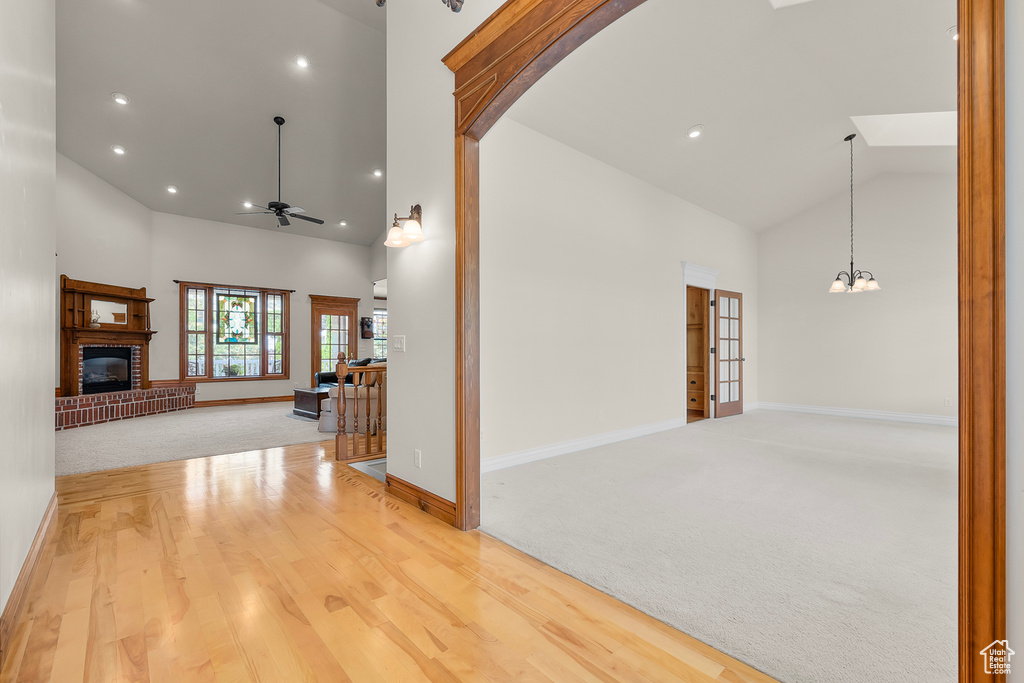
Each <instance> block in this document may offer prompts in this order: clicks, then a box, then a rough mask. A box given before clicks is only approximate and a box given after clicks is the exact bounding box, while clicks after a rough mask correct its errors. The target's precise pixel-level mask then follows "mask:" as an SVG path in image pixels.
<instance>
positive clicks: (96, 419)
mask: <svg viewBox="0 0 1024 683" xmlns="http://www.w3.org/2000/svg"><path fill="white" fill-rule="evenodd" d="M195 404H196V388H195V385H187V386H180V387H161V388H159V389H140V390H136V391H112V392H108V393H105V394H86V395H83V396H62V397H60V398H58V399H57V424H56V428H57V431H60V430H62V429H73V428H74V427H84V426H86V425H94V424H100V423H102V422H111V421H113V420H125V419H128V418H130V417H142V416H143V415H156V414H157V413H169V412H171V411H174V410H185V409H186V408H193V407H195Z"/></svg>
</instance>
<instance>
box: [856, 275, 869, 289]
mask: <svg viewBox="0 0 1024 683" xmlns="http://www.w3.org/2000/svg"><path fill="white" fill-rule="evenodd" d="M867 288H868V281H867V280H865V279H864V278H863V277H859V278H857V281H856V282H854V283H853V291H855V292H863V291H864V290H865V289H867Z"/></svg>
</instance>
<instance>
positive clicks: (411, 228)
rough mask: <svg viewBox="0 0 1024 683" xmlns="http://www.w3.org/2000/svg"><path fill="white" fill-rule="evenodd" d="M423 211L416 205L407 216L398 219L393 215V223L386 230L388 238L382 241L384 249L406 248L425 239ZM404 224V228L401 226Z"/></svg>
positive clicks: (396, 215)
mask: <svg viewBox="0 0 1024 683" xmlns="http://www.w3.org/2000/svg"><path fill="white" fill-rule="evenodd" d="M422 221H423V209H422V208H420V205H419V204H417V205H415V206H413V207H412V208H410V209H409V215H408V216H406V217H405V218H399V217H398V214H397V213H396V214H395V222H394V223H393V224H392V225H391V229H390V230H388V238H387V240H385V241H384V246H386V247H407V246H409V245H410V244H412V243H413V242H422V241H423V240H424V239H426V237H425V236H424V234H423V225H422ZM402 223H405V226H403V225H402Z"/></svg>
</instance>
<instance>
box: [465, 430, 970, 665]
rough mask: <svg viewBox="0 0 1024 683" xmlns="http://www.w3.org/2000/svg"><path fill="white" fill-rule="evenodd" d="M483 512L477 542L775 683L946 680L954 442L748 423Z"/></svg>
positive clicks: (944, 436)
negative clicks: (482, 538) (495, 544)
mask: <svg viewBox="0 0 1024 683" xmlns="http://www.w3.org/2000/svg"><path fill="white" fill-rule="evenodd" d="M482 497H483V500H482V513H483V525H482V529H483V530H484V531H486V532H487V533H489V534H491V535H493V536H495V537H497V538H499V539H501V540H503V541H505V542H506V543H509V544H510V545H512V546H514V547H516V548H519V549H521V550H523V551H524V552H526V553H529V554H530V555H533V556H534V557H536V558H538V559H540V560H542V561H544V562H546V563H548V564H551V565H553V566H554V567H556V568H558V569H561V570H562V571H565V572H566V573H568V574H571V575H572V576H575V577H577V578H579V579H581V580H582V581H584V582H586V583H589V584H591V585H593V586H595V587H597V588H599V589H601V590H603V591H605V592H607V593H609V594H611V595H614V596H615V597H617V598H619V599H621V600H623V601H624V602H627V603H629V604H631V605H633V606H635V607H637V608H639V609H640V610H642V611H644V612H646V613H648V614H650V615H652V616H654V617H656V618H658V619H661V620H662V621H664V622H666V623H668V624H670V625H672V626H674V627H676V628H678V629H679V630H681V631H683V632H685V633H688V634H690V635H692V636H694V637H696V638H698V639H699V640H701V641H703V642H705V643H707V644H709V645H711V646H713V647H715V648H717V649H719V650H721V651H723V652H726V653H728V654H730V655H732V656H734V657H736V658H737V659H739V660H741V661H743V662H746V663H747V664H749V665H751V666H754V667H755V668H757V669H760V670H762V671H764V672H765V673H768V674H769V675H771V676H774V677H775V678H777V679H779V680H780V681H785V682H787V683H804V682H807V683H811V682H813V683H830V682H837V683H865V682H867V681H872V682H874V681H878V682H881V681H886V682H906V681H914V682H918V681H920V682H922V683H924V682H927V683H943V682H946V681H950V682H952V681H955V680H956V678H957V674H956V654H957V631H956V612H957V432H956V429H955V428H952V427H936V426H929V425H910V424H898V423H891V422H876V421H870V420H853V419H846V418H834V417H824V416H819V415H798V414H794V413H781V412H771V411H754V412H752V413H749V414H747V415H743V416H739V417H735V418H728V419H723V420H714V421H704V422H698V423H694V424H692V425H688V426H687V427H684V428H682V429H677V430H673V431H670V432H663V433H660V434H654V435H651V436H647V437H643V438H640V439H635V440H632V441H626V442H622V443H617V444H612V445H609V446H603V447H600V448H595V449H591V450H588V451H582V452H579V453H572V454H569V455H563V456H560V457H557V458H552V459H549V460H542V461H538V462H534V463H529V464H526V465H521V466H518V467H513V468H509V469H506V470H499V471H497V472H492V473H489V474H485V475H484V476H483V481H482Z"/></svg>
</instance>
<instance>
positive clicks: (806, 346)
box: [759, 174, 958, 418]
mask: <svg viewBox="0 0 1024 683" xmlns="http://www.w3.org/2000/svg"><path fill="white" fill-rule="evenodd" d="M956 193H957V187H956V176H955V175H953V174H941V175H940V174H935V175H884V176H879V177H876V178H874V179H872V180H870V181H868V182H866V183H864V184H863V185H861V186H859V187H858V188H857V190H856V266H857V267H858V268H864V269H867V270H870V271H871V272H872V273H874V274H875V277H876V278H877V279H878V282H879V283H880V284H881V286H882V288H883V289H882V291H880V292H871V293H862V294H829V293H827V290H828V288H829V286H830V285H831V284H832V281H833V280H834V279H835V276H836V273H838V272H839V271H840V270H849V268H850V259H849V255H850V233H849V220H850V199H849V195H848V194H839V195H837V196H835V197H833V198H832V199H830V200H828V201H826V202H824V203H822V204H819V205H817V206H814V207H812V208H810V209H808V210H807V211H805V212H804V213H802V214H800V215H798V216H796V217H794V218H792V219H790V220H788V221H786V222H785V223H783V224H782V225H779V226H776V227H774V228H772V229H770V230H767V231H765V232H764V233H762V234H761V239H760V268H759V272H760V292H761V307H760V323H761V365H760V368H761V372H760V380H761V393H760V398H761V401H763V402H767V403H788V404H797V405H810V406H826V407H832V408H854V409H861V410H882V411H891V412H900V413H919V414H926V415H942V416H948V417H951V418H952V417H955V416H956V414H957V408H956V398H957V391H958V384H957V282H956V268H957V260H956V232H957V208H956V207H957V197H956ZM947 398H949V399H951V400H952V405H951V406H949V407H947V406H945V405H944V401H945V399H947Z"/></svg>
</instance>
